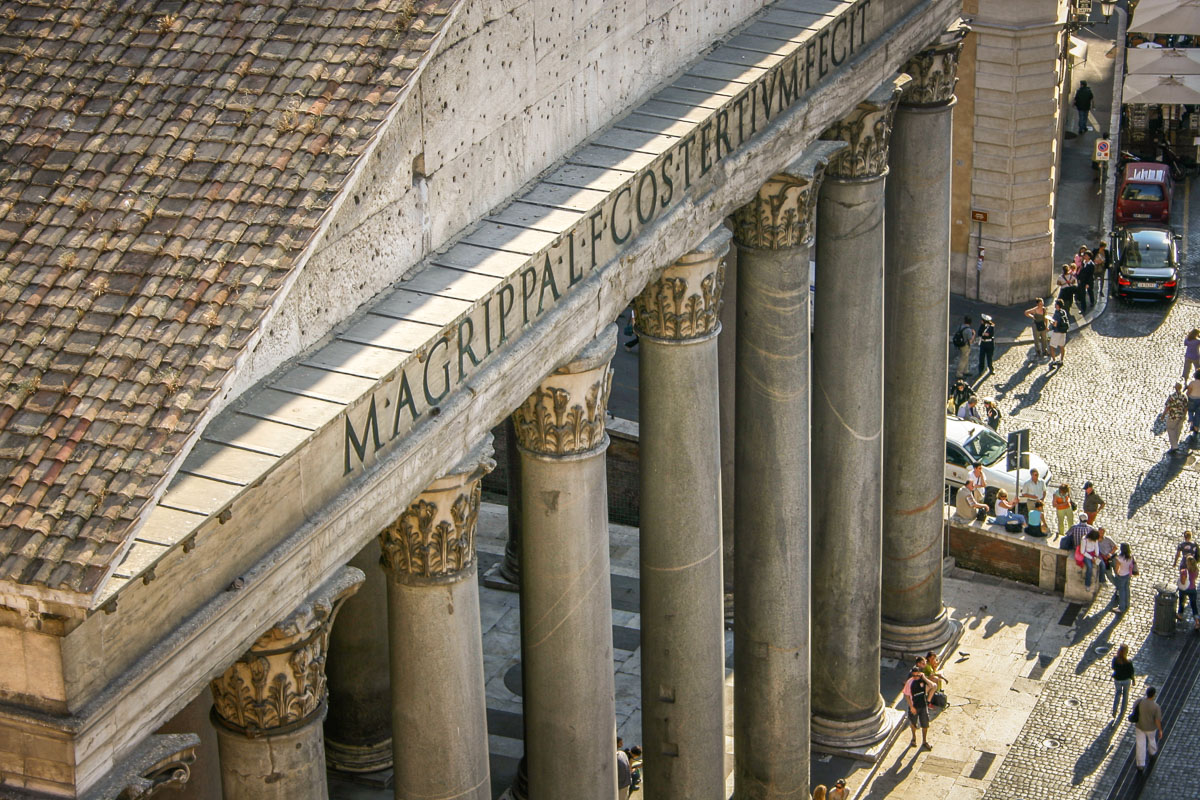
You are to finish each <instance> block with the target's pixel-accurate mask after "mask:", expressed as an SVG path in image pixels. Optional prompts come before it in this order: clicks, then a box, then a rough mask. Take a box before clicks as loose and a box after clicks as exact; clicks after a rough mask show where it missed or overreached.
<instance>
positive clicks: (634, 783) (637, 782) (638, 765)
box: [629, 744, 642, 793]
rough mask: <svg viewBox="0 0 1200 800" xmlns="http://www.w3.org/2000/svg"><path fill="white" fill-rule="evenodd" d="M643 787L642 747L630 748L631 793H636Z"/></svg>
mask: <svg viewBox="0 0 1200 800" xmlns="http://www.w3.org/2000/svg"><path fill="white" fill-rule="evenodd" d="M641 785H642V746H641V745H640V744H635V745H634V746H633V747H631V748H629V791H630V793H632V792H636V791H637V790H638V788H639V787H640V786H641Z"/></svg>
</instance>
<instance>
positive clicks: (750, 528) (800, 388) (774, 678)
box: [732, 143, 839, 800]
mask: <svg viewBox="0 0 1200 800" xmlns="http://www.w3.org/2000/svg"><path fill="white" fill-rule="evenodd" d="M837 149H839V148H838V146H836V145H830V144H827V143H818V144H816V145H814V146H813V147H812V148H810V152H809V153H807V154H806V155H805V156H804V157H802V158H801V159H799V160H798V161H796V162H795V163H793V164H792V165H790V166H789V167H788V168H787V169H786V170H784V171H783V172H781V173H779V174H777V175H775V176H773V177H771V178H770V179H769V180H768V181H767V182H766V183H765V184H764V185H763V186H762V187H761V188H760V189H759V191H758V193H757V194H756V195H755V196H754V198H753V199H752V200H751V201H750V202H749V203H748V204H747V205H745V206H743V207H742V208H740V209H738V210H737V211H736V212H734V214H733V216H732V222H733V234H734V240H735V241H736V242H737V245H738V277H737V281H738V287H737V291H738V338H737V386H736V393H737V400H736V403H737V420H736V425H735V434H734V435H735V462H736V469H735V487H734V494H735V501H734V502H735V509H734V513H735V515H736V524H735V537H736V540H735V543H734V571H735V573H736V575H735V578H734V584H735V586H736V587H737V600H736V602H735V604H734V669H735V670H736V673H737V676H736V679H735V681H734V797H735V798H737V800H768V799H771V798H785V797H787V798H794V797H796V796H797V792H798V791H799V792H804V791H807V789H808V779H809V702H808V686H809V608H810V606H809V561H808V547H809V530H808V503H809V469H808V447H809V403H808V369H809V313H808V307H809V277H808V263H809V251H810V245H811V237H812V220H813V215H812V208H813V203H814V200H815V198H816V193H817V187H818V186H819V184H820V179H821V174H822V171H823V169H824V165H825V163H826V161H827V160H828V158H829V156H830V154H831V153H832V152H835V151H836V150H837Z"/></svg>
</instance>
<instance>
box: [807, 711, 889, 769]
mask: <svg viewBox="0 0 1200 800" xmlns="http://www.w3.org/2000/svg"><path fill="white" fill-rule="evenodd" d="M886 711H887V708H886V707H885V706H884V705H883V698H882V697H881V698H879V707H878V708H877V709H876V710H875V712H874V713H873V714H871V715H870V716H869V717H865V718H863V719H855V720H841V719H826V718H825V717H821V716H818V715H817V714H813V718H812V729H811V731H812V732H811V737H812V743H813V747H814V748H815V747H816V746H817V745H823V746H824V748H825V749H828V748H833V749H835V750H837V751H839V752H846V754H847V755H850V753H851V752H852V751H856V750H859V749H864V748H869V747H870V746H871V745H873V744H878V743H879V742H882V741H883V740H884V739H886V738H887V736H888V734H889V733H891V731H892V729H893V728H894V727H895V722H894V721H893V720H891V719H890V718H889V716H888V714H887V713H886Z"/></svg>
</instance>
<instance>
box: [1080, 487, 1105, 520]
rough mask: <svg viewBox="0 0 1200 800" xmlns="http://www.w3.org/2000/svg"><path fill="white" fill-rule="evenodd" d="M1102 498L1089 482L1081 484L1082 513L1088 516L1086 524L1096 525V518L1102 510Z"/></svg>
mask: <svg viewBox="0 0 1200 800" xmlns="http://www.w3.org/2000/svg"><path fill="white" fill-rule="evenodd" d="M1104 506H1105V502H1104V498H1103V497H1101V496H1100V493H1099V492H1097V491H1096V487H1095V486H1093V485H1092V482H1091V481H1087V482H1086V483H1084V484H1083V513H1085V514H1087V515H1088V524H1089V525H1095V524H1096V516H1097V515H1098V514H1099V513H1100V512H1101V511H1102V510H1103V509H1104Z"/></svg>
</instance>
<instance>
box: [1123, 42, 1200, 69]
mask: <svg viewBox="0 0 1200 800" xmlns="http://www.w3.org/2000/svg"><path fill="white" fill-rule="evenodd" d="M1125 74H1126V75H1200V47H1189V48H1170V49H1167V48H1164V49H1158V50H1153V49H1141V48H1130V49H1127V50H1126V51H1125Z"/></svg>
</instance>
